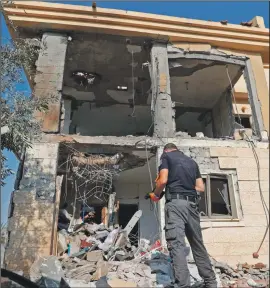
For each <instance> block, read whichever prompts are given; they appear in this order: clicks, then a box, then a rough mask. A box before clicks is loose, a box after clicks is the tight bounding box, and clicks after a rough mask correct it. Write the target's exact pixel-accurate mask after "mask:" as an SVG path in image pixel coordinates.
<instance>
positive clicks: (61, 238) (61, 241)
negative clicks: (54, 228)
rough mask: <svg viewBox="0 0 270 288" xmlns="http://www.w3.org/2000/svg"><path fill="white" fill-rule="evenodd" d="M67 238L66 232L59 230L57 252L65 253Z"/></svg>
mask: <svg viewBox="0 0 270 288" xmlns="http://www.w3.org/2000/svg"><path fill="white" fill-rule="evenodd" d="M67 248H68V247H67V238H66V236H65V234H64V233H61V231H59V232H58V240H57V252H58V253H63V252H65V251H66V250H67Z"/></svg>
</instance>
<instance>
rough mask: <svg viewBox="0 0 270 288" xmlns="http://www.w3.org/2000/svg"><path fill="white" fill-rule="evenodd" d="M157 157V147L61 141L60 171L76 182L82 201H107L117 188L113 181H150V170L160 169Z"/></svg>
mask: <svg viewBox="0 0 270 288" xmlns="http://www.w3.org/2000/svg"><path fill="white" fill-rule="evenodd" d="M101 150H102V151H101ZM155 160H156V158H155V151H154V150H153V151H152V150H149V151H144V150H131V149H127V148H124V147H118V148H117V147H113V146H112V147H109V146H108V147H106V146H102V147H99V148H95V147H94V146H91V145H85V146H84V145H77V146H76V145H75V146H74V145H71V144H70V145H66V144H61V146H60V150H59V160H58V174H62V175H66V177H67V180H68V181H69V182H70V183H73V184H71V186H72V187H73V188H72V189H73V190H75V193H77V196H76V197H77V199H78V200H79V201H84V200H86V199H94V200H98V201H101V202H102V201H105V202H106V201H107V200H108V199H107V198H108V196H109V194H111V193H112V192H113V190H114V187H113V183H116V182H117V183H129V182H131V183H136V182H138V183H145V182H147V183H149V173H153V171H155V169H156V166H155V163H156V162H155ZM149 169H150V170H151V172H149Z"/></svg>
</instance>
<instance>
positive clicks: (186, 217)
mask: <svg viewBox="0 0 270 288" xmlns="http://www.w3.org/2000/svg"><path fill="white" fill-rule="evenodd" d="M185 235H186V237H187V239H188V241H189V244H190V247H191V250H192V253H193V257H194V260H195V263H196V265H197V268H198V272H199V274H200V276H201V277H202V279H203V280H204V283H205V287H207V288H216V287H217V282H216V277H215V273H214V271H213V269H212V265H211V262H210V259H209V256H208V253H207V251H206V248H205V246H204V244H203V239H202V232H201V226H200V215H199V212H198V211H197V205H196V203H193V202H190V201H188V200H182V199H172V200H171V201H169V202H167V203H166V205H165V237H166V241H167V246H168V250H169V252H170V256H171V258H172V261H173V269H174V276H175V285H176V286H177V287H190V274H189V270H188V265H187V260H186V257H185V250H184V248H185Z"/></svg>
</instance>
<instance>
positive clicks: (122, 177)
mask: <svg viewBox="0 0 270 288" xmlns="http://www.w3.org/2000/svg"><path fill="white" fill-rule="evenodd" d="M139 153H140V157H144V158H145V152H139ZM133 154H137V153H136V152H135V153H134V152H133ZM149 166H150V171H151V175H152V180H153V181H154V180H155V179H156V173H157V167H156V156H155V155H151V154H149ZM115 180H116V181H119V182H121V183H149V189H150V188H151V187H150V176H149V169H148V165H147V162H146V164H145V165H144V166H141V167H136V168H133V169H130V170H125V171H123V172H120V173H119V175H118V176H117V177H115ZM127 192H128V191H127ZM145 193H147V191H146V192H145Z"/></svg>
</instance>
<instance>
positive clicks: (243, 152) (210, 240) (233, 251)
mask: <svg viewBox="0 0 270 288" xmlns="http://www.w3.org/2000/svg"><path fill="white" fill-rule="evenodd" d="M195 141H196V140H195ZM178 148H179V149H180V150H181V151H182V152H183V153H185V154H186V155H187V156H189V157H191V158H193V159H194V160H195V161H196V162H197V163H198V165H199V167H200V170H201V173H209V172H214V171H215V172H224V173H228V172H229V173H232V174H233V176H234V179H236V181H235V182H236V183H234V184H235V192H236V193H235V195H236V204H237V209H238V213H239V218H240V219H239V221H236V222H232V223H230V222H228V221H227V222H225V221H224V220H223V221H222V220H220V221H217V222H213V223H212V225H209V228H203V229H202V233H203V239H204V243H205V245H206V247H207V250H208V253H209V254H210V255H211V256H213V257H214V258H216V259H217V260H219V261H223V262H227V263H228V264H230V265H233V266H234V265H236V264H237V263H245V262H248V263H251V264H254V263H257V262H263V263H266V264H269V233H268V234H267V236H266V239H265V241H264V243H263V245H262V247H261V249H260V252H259V254H260V257H259V259H253V257H252V253H253V252H256V251H257V249H258V248H259V245H260V242H261V240H262V238H263V235H264V233H265V229H266V218H265V214H264V210H263V206H262V201H261V197H260V192H259V183H258V180H257V179H258V170H257V166H256V165H257V164H256V161H255V159H254V154H253V152H252V149H250V148H234V147H186V146H183V147H181V146H180V145H178ZM256 152H257V154H258V157H259V163H260V166H261V173H260V179H261V181H260V183H261V188H262V194H263V196H264V199H265V202H267V205H268V207H269V176H268V175H269V164H268V163H267V162H268V161H269V160H268V159H269V150H268V149H258V148H256ZM237 197H238V199H237ZM237 201H239V203H237ZM160 205H161V216H164V213H163V212H162V211H163V210H164V204H163V203H160ZM216 226H217V227H216ZM202 227H204V226H203V225H202ZM162 228H163V227H162Z"/></svg>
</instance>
